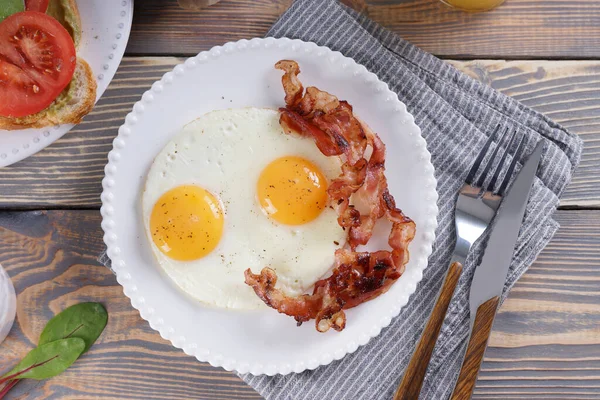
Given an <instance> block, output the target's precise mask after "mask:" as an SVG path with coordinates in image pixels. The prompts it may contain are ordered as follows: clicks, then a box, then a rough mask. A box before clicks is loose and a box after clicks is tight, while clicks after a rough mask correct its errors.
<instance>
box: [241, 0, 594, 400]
mask: <svg viewBox="0 0 600 400" xmlns="http://www.w3.org/2000/svg"><path fill="white" fill-rule="evenodd" d="M268 35H269V36H275V37H284V36H285V37H289V38H298V39H302V40H305V41H311V42H315V43H317V44H320V45H325V46H328V47H329V48H331V49H333V50H337V51H340V52H342V53H343V54H344V55H346V56H348V57H351V58H353V59H354V60H356V61H357V62H358V63H360V64H363V65H364V66H365V67H367V69H369V70H370V71H371V72H374V73H375V74H377V75H378V76H379V78H380V79H381V80H383V81H384V82H386V83H387V84H388V85H389V86H390V88H391V89H392V90H393V91H395V92H396V93H398V96H399V97H400V100H401V101H402V102H404V103H405V104H406V106H407V107H408V111H410V112H411V113H412V114H413V115H414V117H415V121H416V123H417V124H418V125H419V126H420V127H421V129H422V131H423V136H424V137H425V139H426V140H427V147H428V149H429V151H430V152H431V154H432V161H433V164H434V166H435V169H436V177H437V179H438V188H437V190H438V193H439V195H440V198H439V203H438V205H439V208H440V215H439V227H438V231H437V239H436V243H435V246H434V251H433V254H432V255H431V258H430V260H429V266H428V268H427V269H426V271H425V274H424V277H423V280H422V282H421V284H420V285H419V286H418V288H417V291H416V293H415V294H414V295H413V296H412V297H411V299H410V302H409V303H408V305H407V306H406V307H404V309H403V310H402V312H401V314H400V315H399V316H398V317H396V318H395V319H394V320H393V321H392V324H391V325H390V326H389V327H388V328H386V329H384V330H383V332H382V333H381V335H379V336H378V337H377V338H375V339H373V340H372V341H371V342H369V343H368V344H367V345H366V346H364V347H361V348H359V349H358V350H357V351H356V352H355V353H353V354H350V355H347V356H346V357H345V358H343V359H342V360H340V361H337V362H333V363H332V364H330V365H328V366H325V367H320V368H318V369H316V370H315V371H309V372H304V373H302V374H291V375H287V376H280V375H278V376H274V377H268V376H252V375H244V376H243V379H244V380H245V381H246V382H247V383H248V384H249V385H251V386H252V387H253V388H255V389H256V390H257V391H258V393H260V394H261V395H262V396H263V397H265V398H266V399H268V400H275V399H277V400H284V399H285V400H304V399H306V400H309V399H310V400H313V399H315V400H316V399H329V400H338V399H339V400H342V399H343V400H355V399H356V400H358V399H365V400H374V399H391V398H392V394H393V392H394V389H395V388H396V386H397V385H398V383H399V380H400V378H401V376H402V373H403V371H404V368H405V367H406V365H407V364H408V361H409V358H410V356H411V354H412V352H413V349H414V347H415V344H416V341H417V340H418V338H419V336H420V334H421V331H422V329H423V327H424V325H425V322H426V320H427V318H428V316H429V312H430V310H431V309H432V307H433V303H434V301H435V295H436V294H437V292H438V289H439V287H440V285H441V282H442V279H443V277H444V274H445V272H446V270H447V268H448V260H449V258H450V254H451V252H452V247H453V243H454V234H455V233H454V225H453V224H454V221H453V214H452V213H453V209H454V204H455V197H456V194H457V191H458V189H459V188H460V186H461V185H462V183H463V182H464V179H465V175H466V173H467V171H468V170H469V168H470V166H471V163H472V162H473V161H474V159H475V156H476V154H477V153H478V152H479V149H480V148H481V147H482V145H483V143H484V142H485V139H486V137H487V135H489V134H491V133H492V132H493V130H494V128H495V127H496V125H498V124H501V125H502V126H503V127H509V128H513V129H516V130H518V132H519V133H520V134H522V135H525V136H526V137H527V139H528V144H529V150H530V151H531V150H532V149H533V146H534V144H535V143H536V142H537V141H538V140H540V138H544V139H545V140H546V142H547V144H548V145H547V151H546V154H545V155H544V158H543V161H542V164H541V168H540V169H539V171H538V178H539V179H538V180H537V181H536V183H535V187H534V190H533V196H532V198H531V200H530V202H529V204H528V209H527V214H526V217H525V223H524V225H523V228H522V229H521V232H520V234H519V241H518V245H517V251H516V254H515V256H514V259H513V262H512V265H511V270H510V273H509V276H508V280H507V282H506V287H505V292H504V294H505V296H506V294H507V293H508V291H509V289H510V288H511V287H512V285H513V284H514V283H515V281H516V280H517V279H519V277H520V276H521V275H522V274H523V273H524V272H525V270H526V269H527V267H528V266H529V265H530V264H531V263H532V262H533V261H534V260H535V258H536V257H537V255H538V254H539V252H540V251H541V250H542V249H543V248H544V246H545V245H546V244H547V243H548V241H549V240H550V239H551V238H552V235H553V234H554V232H556V230H557V229H558V224H557V223H556V221H554V220H553V219H552V214H553V212H554V210H555V208H556V207H557V205H558V198H559V196H560V195H561V194H562V192H563V191H564V189H565V187H566V186H567V184H568V183H569V181H570V179H571V176H572V174H573V171H574V169H575V167H576V166H577V164H578V162H579V158H580V155H581V150H582V143H581V140H580V139H579V138H578V137H577V136H575V135H572V134H570V133H568V132H567V131H566V130H565V129H564V128H562V127H561V126H559V125H558V124H556V123H554V122H552V121H550V120H549V119H548V118H546V117H545V116H543V115H540V114H538V113H537V112H535V111H533V110H531V109H529V108H527V107H525V106H523V105H522V104H520V103H519V102H517V101H515V100H513V99H510V98H508V97H506V96H504V95H502V94H500V93H498V92H496V91H494V90H493V89H491V88H489V87H487V86H485V85H483V84H480V83H478V82H476V81H475V80H473V79H471V78H469V77H467V76H466V75H463V74H462V73H461V72H459V71H457V70H456V69H454V68H452V67H451V66H449V65H448V64H446V63H444V62H442V61H440V60H439V59H437V58H435V57H433V56H432V55H430V54H427V53H425V52H423V51H421V50H419V49H418V48H416V47H414V46H412V45H411V44H409V43H407V42H405V41H404V40H402V39H401V38H400V37H398V36H397V35H395V34H393V33H391V32H389V31H387V30H385V29H383V28H382V27H380V26H378V25H377V24H375V23H373V22H372V21H370V20H368V19H367V18H366V17H364V16H362V15H358V14H357V13H355V12H354V11H352V10H350V9H349V8H347V7H345V6H343V5H341V4H339V3H338V2H336V1H334V0H297V1H296V2H295V3H294V4H293V5H292V7H291V8H290V9H289V10H288V11H287V12H286V13H285V14H284V15H283V16H282V17H281V19H280V20H279V21H277V23H276V24H275V25H274V26H273V28H272V29H271V30H270V32H269V33H268ZM400 206H401V205H400ZM480 256H481V245H480V244H479V245H476V247H475V249H474V251H473V252H472V257H470V258H469V259H468V260H467V265H466V270H465V272H464V273H463V276H462V278H461V281H460V283H459V287H458V288H457V291H456V294H455V297H454V300H453V302H452V304H451V306H450V309H449V312H448V315H447V317H446V321H445V325H444V327H443V328H442V332H441V335H440V338H439V340H438V344H437V347H436V349H435V352H434V355H433V358H432V362H431V364H430V366H429V370H428V372H427V377H426V380H425V384H424V387H423V391H422V393H421V397H420V398H421V399H427V400H429V399H435V400H438V399H445V398H447V397H448V396H449V394H450V393H451V391H452V389H453V385H454V381H455V379H456V376H457V375H458V369H459V367H460V365H459V364H460V357H461V354H462V353H463V350H464V347H465V344H466V343H465V340H466V338H467V334H468V332H467V331H468V328H469V321H468V317H469V315H468V314H469V311H468V301H467V298H468V295H467V294H468V288H469V282H470V279H471V278H472V274H473V267H474V266H475V265H476V263H477V260H478V258H479V257H480Z"/></svg>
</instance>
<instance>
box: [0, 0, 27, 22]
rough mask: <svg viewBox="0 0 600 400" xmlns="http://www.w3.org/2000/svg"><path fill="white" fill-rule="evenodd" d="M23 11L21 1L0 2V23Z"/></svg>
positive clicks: (5, 0)
mask: <svg viewBox="0 0 600 400" xmlns="http://www.w3.org/2000/svg"><path fill="white" fill-rule="evenodd" d="M24 10H25V2H24V1H23V0H0V21H3V20H4V19H5V18H6V17H8V16H10V15H13V14H14V13H18V12H19V11H24Z"/></svg>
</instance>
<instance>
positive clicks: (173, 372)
mask: <svg viewBox="0 0 600 400" xmlns="http://www.w3.org/2000/svg"><path fill="white" fill-rule="evenodd" d="M556 218H557V220H558V222H559V223H561V225H562V228H561V230H559V231H558V233H557V235H556V236H555V238H554V239H553V240H552V242H551V243H550V245H549V246H548V247H547V248H546V249H545V250H544V251H543V252H542V254H541V255H540V256H539V258H538V260H537V261H536V262H535V263H534V264H533V265H532V266H531V268H530V270H529V271H528V272H527V273H526V274H525V276H524V277H523V278H521V280H520V281H519V282H518V283H517V285H516V286H515V288H514V289H513V290H512V292H511V293H510V296H509V298H508V300H507V301H506V302H505V303H504V305H503V306H502V308H501V310H500V313H499V314H498V317H497V319H496V323H495V325H494V332H493V333H492V337H491V339H490V348H489V350H488V352H487V353H486V355H487V357H486V360H485V362H484V365H483V369H482V372H481V375H480V381H479V384H478V386H477V390H476V393H475V398H476V399H510V398H526V397H527V398H532V399H538V398H539V399H549V398H555V399H575V398H577V399H598V398H599V396H598V389H599V388H600V375H598V371H599V370H600V225H599V224H598V221H600V210H591V211H587V210H585V211H584V210H578V211H566V210H564V211H559V212H558V213H557V215H556ZM0 248H1V249H2V252H1V253H0V263H2V265H3V266H4V267H5V268H6V270H7V271H8V273H9V275H10V276H11V277H12V279H13V280H14V283H15V287H16V290H17V293H18V310H17V324H16V325H15V326H14V328H13V330H12V331H11V333H10V335H9V337H8V341H7V342H5V343H4V344H3V345H2V355H3V356H2V357H0V371H3V370H6V369H8V368H9V367H10V366H11V365H13V364H14V363H15V362H16V361H17V360H18V359H19V357H21V356H22V355H23V354H25V353H26V352H27V351H28V350H30V349H31V348H32V347H33V346H34V345H35V343H37V340H38V337H39V334H40V332H41V330H42V329H43V327H44V324H45V323H46V321H48V319H50V318H51V317H52V316H53V315H54V314H55V313H57V312H59V311H60V310H62V309H64V308H65V307H67V306H69V305H71V304H73V303H77V302H80V301H100V302H102V303H103V304H105V306H106V308H107V310H108V312H109V322H108V325H107V328H106V330H105V332H104V333H103V334H102V336H101V337H100V339H99V340H98V342H97V344H96V345H94V347H92V349H91V350H90V352H89V353H87V354H86V355H85V356H84V357H83V358H81V359H80V360H79V361H77V363H76V364H74V365H73V367H72V368H70V369H68V370H67V372H65V373H64V374H62V375H60V376H58V377H56V378H54V379H51V380H47V381H42V382H34V381H23V382H21V383H20V384H19V385H18V386H17V387H16V388H15V389H14V392H13V393H12V394H11V396H9V399H24V398H27V399H41V398H61V399H91V398H99V397H101V398H104V399H123V398H131V399H222V400H226V399H258V398H260V397H258V395H256V394H255V393H254V392H253V391H252V389H250V388H249V387H247V386H246V385H245V384H244V383H243V382H242V381H241V380H239V378H237V377H236V376H235V375H234V374H233V373H230V372H226V371H224V370H222V369H219V368H212V367H210V366H209V365H208V364H204V363H200V362H198V361H196V360H195V359H194V358H192V357H189V356H187V355H185V354H184V353H183V352H182V351H180V350H178V349H175V348H174V347H172V346H171V345H170V344H169V343H168V342H167V341H165V340H163V339H161V337H160V336H159V335H158V334H157V333H156V332H154V331H153V330H152V329H151V328H150V327H149V326H148V324H147V323H146V322H145V321H143V320H142V319H141V318H140V316H139V314H138V313H137V311H136V310H134V309H133V308H132V307H131V305H130V304H129V300H128V299H127V298H126V297H125V296H124V295H123V292H122V289H121V287H120V286H119V285H118V284H117V282H116V280H115V277H114V276H113V275H112V273H111V272H110V271H109V270H108V269H107V268H105V267H103V266H101V265H100V264H99V263H98V261H97V260H96V257H97V255H98V254H99V253H100V252H101V251H102V249H103V244H102V230H101V229H100V215H99V212H98V211H97V210H53V211H29V212H21V211H15V212H9V211H4V212H0ZM565 249H568V251H565ZM398 379H400V377H398Z"/></svg>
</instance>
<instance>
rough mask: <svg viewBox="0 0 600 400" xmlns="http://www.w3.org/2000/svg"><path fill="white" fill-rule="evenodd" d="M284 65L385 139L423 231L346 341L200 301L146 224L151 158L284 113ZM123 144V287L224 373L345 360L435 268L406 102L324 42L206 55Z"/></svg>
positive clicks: (429, 170)
mask: <svg viewBox="0 0 600 400" xmlns="http://www.w3.org/2000/svg"><path fill="white" fill-rule="evenodd" d="M281 59H292V60H296V61H298V63H299V65H300V68H301V70H302V73H301V75H300V78H301V80H302V82H303V83H304V85H306V86H309V85H314V86H316V87H318V88H321V89H323V90H326V91H328V92H330V93H334V94H335V95H337V96H338V97H339V98H340V99H345V100H348V101H349V102H350V104H352V105H353V106H354V107H355V108H354V109H355V112H356V113H357V115H358V116H360V118H361V119H363V120H364V121H365V122H366V123H367V124H368V125H370V127H371V128H372V129H373V130H374V131H375V132H378V133H379V134H380V135H381V138H382V139H383V140H384V142H385V143H386V144H387V149H388V157H387V164H386V165H387V171H388V172H387V176H388V181H389V186H390V190H391V193H392V194H394V196H395V197H396V201H397V204H398V205H399V207H401V208H402V209H403V210H404V211H405V212H406V214H407V215H408V216H410V217H411V218H413V219H414V220H415V222H416V224H417V235H416V238H415V239H414V241H413V242H412V243H411V245H410V262H409V263H408V265H407V268H406V273H405V274H404V275H403V276H402V277H401V278H400V279H399V280H398V281H397V282H396V283H395V284H394V285H393V286H392V288H391V289H390V290H389V291H388V292H387V293H385V294H384V295H382V296H380V297H378V298H376V299H374V300H372V301H370V302H367V303H365V304H362V305H360V306H359V307H356V308H353V309H351V310H348V311H347V317H348V320H347V324H346V329H344V330H343V331H342V332H336V331H334V330H330V331H329V332H327V333H318V332H317V331H316V330H315V326H314V321H312V322H308V323H305V324H303V325H302V326H300V327H297V326H296V323H295V321H294V320H293V319H292V318H291V317H287V316H284V315H281V314H278V313H277V312H276V311H275V310H272V309H269V308H265V309H264V310H257V311H252V312H250V311H233V310H226V309H217V308H212V307H209V306H205V305H203V304H202V303H199V302H197V301H194V300H191V299H190V298H189V297H187V296H186V295H184V294H183V293H181V292H180V291H178V290H177V289H176V287H175V285H174V284H172V283H171V281H170V280H169V279H168V278H167V277H166V276H165V275H163V273H162V272H161V270H160V267H158V266H157V264H156V263H155V262H154V258H153V256H152V252H151V248H150V245H149V243H148V242H147V240H146V234H145V232H144V228H143V223H142V220H141V211H140V209H141V207H140V204H141V201H140V195H141V193H142V187H143V184H144V180H145V177H146V174H147V171H148V169H149V167H150V165H151V163H152V160H153V158H154V157H155V155H156V154H157V153H158V152H159V151H160V150H161V149H162V147H163V146H164V145H165V144H166V143H167V142H168V141H169V140H170V139H171V137H173V135H175V134H176V133H177V132H179V131H180V129H181V128H182V127H183V126H184V125H185V124H187V123H188V122H190V121H192V120H194V119H195V118H197V117H199V116H201V115H202V114H204V113H206V112H209V111H212V110H215V109H226V108H236V107H246V106H253V107H271V108H277V107H280V106H283V105H284V102H283V97H284V93H283V89H282V86H281V75H282V73H281V71H278V70H275V69H274V68H273V65H274V64H275V62H277V61H278V60H281ZM113 146H114V147H113V150H112V151H111V152H110V153H109V155H108V160H109V162H108V164H107V166H106V168H105V173H106V176H105V178H104V180H103V181H102V186H103V188H104V191H103V193H102V197H101V198H102V208H101V210H100V211H101V213H102V218H103V220H102V228H103V229H104V232H105V235H104V241H105V243H106V245H107V247H108V256H109V257H110V259H111V260H112V266H113V269H114V271H115V273H116V275H117V280H118V281H119V283H120V284H121V285H122V286H123V289H124V292H125V294H126V295H127V296H128V297H129V298H130V299H131V304H132V305H133V307H135V308H136V309H138V310H139V311H140V314H141V316H142V318H144V319H146V320H147V321H149V322H150V326H151V327H152V328H153V329H155V330H157V331H159V332H160V334H161V336H162V337H163V338H166V339H168V340H170V341H171V342H172V343H173V345H174V346H175V347H178V348H182V349H183V350H184V351H185V352H186V353H187V354H189V355H193V356H195V357H196V358H198V360H200V361H208V362H209V363H211V364H212V365H213V366H219V367H223V368H225V369H226V370H236V371H238V372H240V373H246V372H251V373H253V374H267V375H274V374H277V373H279V374H287V373H290V372H301V371H304V370H305V369H314V368H316V367H318V366H319V365H325V364H328V363H330V362H331V361H332V360H334V359H340V358H342V357H343V356H344V355H346V354H347V353H350V352H353V351H355V350H356V349H357V348H358V346H360V345H363V344H365V343H367V342H368V341H369V339H370V338H372V337H374V336H376V335H377V334H379V332H380V331H381V329H382V328H383V327H385V326H387V325H388V324H389V323H390V321H391V319H392V318H393V317H394V316H396V315H397V314H398V313H399V312H400V309H401V308H402V307H403V306H404V305H405V304H406V303H407V302H408V297H409V296H410V295H411V294H412V293H413V292H414V291H415V288H416V286H417V283H418V282H419V281H420V280H421V277H422V272H423V269H424V268H425V267H426V266H427V258H428V257H429V255H430V253H431V246H432V243H433V240H434V232H435V228H436V226H437V222H436V216H437V211H438V210H437V206H436V200H437V193H436V191H435V186H436V180H435V177H434V174H433V166H432V165H431V163H430V154H429V153H428V151H427V149H426V147H425V140H424V139H423V138H422V137H421V131H420V129H419V128H418V127H417V126H416V125H415V123H414V119H413V117H412V116H411V115H410V114H409V113H408V112H407V111H406V107H405V106H404V104H402V103H401V102H400V101H399V100H398V97H397V95H396V94H395V93H393V92H391V91H390V90H389V89H388V87H387V85H386V84H385V83H383V82H381V81H379V80H378V79H377V77H376V76H375V75H374V74H372V73H370V72H368V71H367V70H366V68H365V67H363V66H361V65H358V64H356V62H354V61H353V60H351V59H349V58H346V57H344V56H342V54H341V53H338V52H333V51H331V50H329V49H327V48H325V47H318V46H317V45H316V44H314V43H305V42H302V41H299V40H290V39H273V38H268V39H252V40H250V41H248V40H241V41H239V42H235V43H227V44H225V45H224V46H222V47H221V46H219V47H215V48H213V49H211V50H210V51H207V52H203V53H200V54H199V55H198V56H196V57H194V58H190V59H188V60H187V61H186V62H185V63H184V64H180V65H178V66H176V67H175V68H174V69H173V71H172V72H167V73H166V74H165V75H164V76H163V78H162V79H161V80H160V81H158V82H155V83H154V84H153V85H152V88H151V89H150V90H149V91H147V92H146V93H144V95H143V96H142V99H141V101H139V102H138V103H136V104H135V105H134V107H133V111H132V112H131V113H130V114H129V115H127V117H126V118H125V123H124V124H123V125H122V126H121V127H120V128H119V135H118V136H117V138H116V139H115V140H114V142H113ZM240 179H243V177H240ZM381 236H382V237H379V238H375V237H374V239H377V240H375V242H378V243H379V244H381V243H385V242H386V240H387V232H386V233H385V234H384V235H381ZM369 244H370V245H371V243H369ZM380 248H381V247H380ZM243 279H244V277H243V276H240V280H243Z"/></svg>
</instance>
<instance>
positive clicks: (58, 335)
mask: <svg viewBox="0 0 600 400" xmlns="http://www.w3.org/2000/svg"><path fill="white" fill-rule="evenodd" d="M0 1H2V0H0ZM107 321H108V314H107V312H106V309H105V308H104V307H103V306H102V304H100V303H79V304H75V305H74V306H71V307H69V308H67V309H65V310H63V311H62V312H61V313H59V314H58V315H56V316H55V317H54V318H52V319H51V320H50V321H48V323H47V324H46V327H45V328H44V331H43V332H42V334H41V335H40V341H39V343H38V344H39V345H42V344H46V343H50V342H53V341H55V340H59V339H66V338H71V337H76V338H80V339H83V340H84V341H85V349H84V350H83V352H84V353H85V352H86V351H88V350H89V348H90V347H92V345H93V344H94V342H95V341H96V339H98V336H100V334H101V333H102V331H103V330H104V327H105V326H106V322H107Z"/></svg>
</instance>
